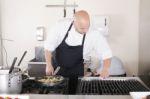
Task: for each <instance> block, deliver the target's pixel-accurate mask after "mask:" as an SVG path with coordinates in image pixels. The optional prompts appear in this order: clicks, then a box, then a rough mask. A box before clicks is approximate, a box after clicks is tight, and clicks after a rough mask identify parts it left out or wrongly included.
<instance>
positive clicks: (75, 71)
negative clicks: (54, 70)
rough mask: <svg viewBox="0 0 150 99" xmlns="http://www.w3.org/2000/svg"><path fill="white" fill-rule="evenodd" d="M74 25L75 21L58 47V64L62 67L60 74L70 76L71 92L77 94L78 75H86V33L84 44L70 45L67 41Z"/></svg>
mask: <svg viewBox="0 0 150 99" xmlns="http://www.w3.org/2000/svg"><path fill="white" fill-rule="evenodd" d="M72 25H73V22H72V23H71V25H70V27H69V29H68V31H67V33H66V35H65V37H64V39H63V41H62V42H61V44H60V45H59V46H58V47H57V48H56V61H57V65H58V66H60V67H61V68H60V70H59V72H58V75H62V76H64V77H68V78H69V94H75V92H76V87H77V83H78V77H79V76H83V75H84V64H83V45H84V40H85V35H84V36H83V40H82V45H79V46H69V45H68V44H67V43H66V42H65V40H66V38H67V37H68V34H69V31H70V30H71V27H72Z"/></svg>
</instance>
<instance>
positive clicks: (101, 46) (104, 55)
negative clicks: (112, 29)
mask: <svg viewBox="0 0 150 99" xmlns="http://www.w3.org/2000/svg"><path fill="white" fill-rule="evenodd" d="M96 38H97V39H95V44H94V45H95V50H96V53H97V55H98V57H99V59H102V60H105V59H108V58H111V57H112V51H111V49H110V47H109V45H108V43H107V41H106V38H105V37H104V36H103V35H101V33H99V32H97V33H96Z"/></svg>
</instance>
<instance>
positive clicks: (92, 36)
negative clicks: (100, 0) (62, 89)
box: [44, 10, 112, 78]
mask: <svg viewBox="0 0 150 99" xmlns="http://www.w3.org/2000/svg"><path fill="white" fill-rule="evenodd" d="M44 46H45V58H46V74H47V75H53V72H54V66H53V64H52V57H53V55H52V52H54V51H55V52H56V55H55V59H56V61H57V65H58V66H60V67H61V68H60V70H59V72H58V74H59V75H62V76H64V77H69V78H72V77H79V76H84V64H83V61H84V59H86V57H88V54H89V53H90V52H91V51H92V50H95V51H96V54H97V56H98V57H99V59H101V60H103V69H102V70H101V72H99V74H100V77H102V78H106V77H108V76H109V67H110V63H111V57H112V53H111V50H110V48H109V46H108V44H107V42H106V40H105V38H104V37H103V36H102V35H101V33H100V32H99V31H98V30H93V29H91V22H90V17H89V14H88V13H87V12H86V11H84V10H80V11H77V12H76V13H75V15H74V18H73V19H65V20H60V21H59V22H58V23H56V24H55V25H54V27H53V28H51V30H50V32H49V35H48V37H47V40H46V41H45V45H44Z"/></svg>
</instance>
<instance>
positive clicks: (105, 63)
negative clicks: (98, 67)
mask: <svg viewBox="0 0 150 99" xmlns="http://www.w3.org/2000/svg"><path fill="white" fill-rule="evenodd" d="M110 65H111V58H108V59H105V60H103V69H102V71H101V72H100V77H102V78H107V77H109V68H110Z"/></svg>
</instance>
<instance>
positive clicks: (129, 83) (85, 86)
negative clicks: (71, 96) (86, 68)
mask: <svg viewBox="0 0 150 99" xmlns="http://www.w3.org/2000/svg"><path fill="white" fill-rule="evenodd" d="M132 91H134V92H138V91H150V90H149V89H148V88H146V87H145V86H144V85H142V84H141V83H140V82H139V81H138V80H135V79H133V80H91V81H90V80H89V81H88V80H79V84H78V91H77V92H78V94H83V95H129V92H132Z"/></svg>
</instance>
